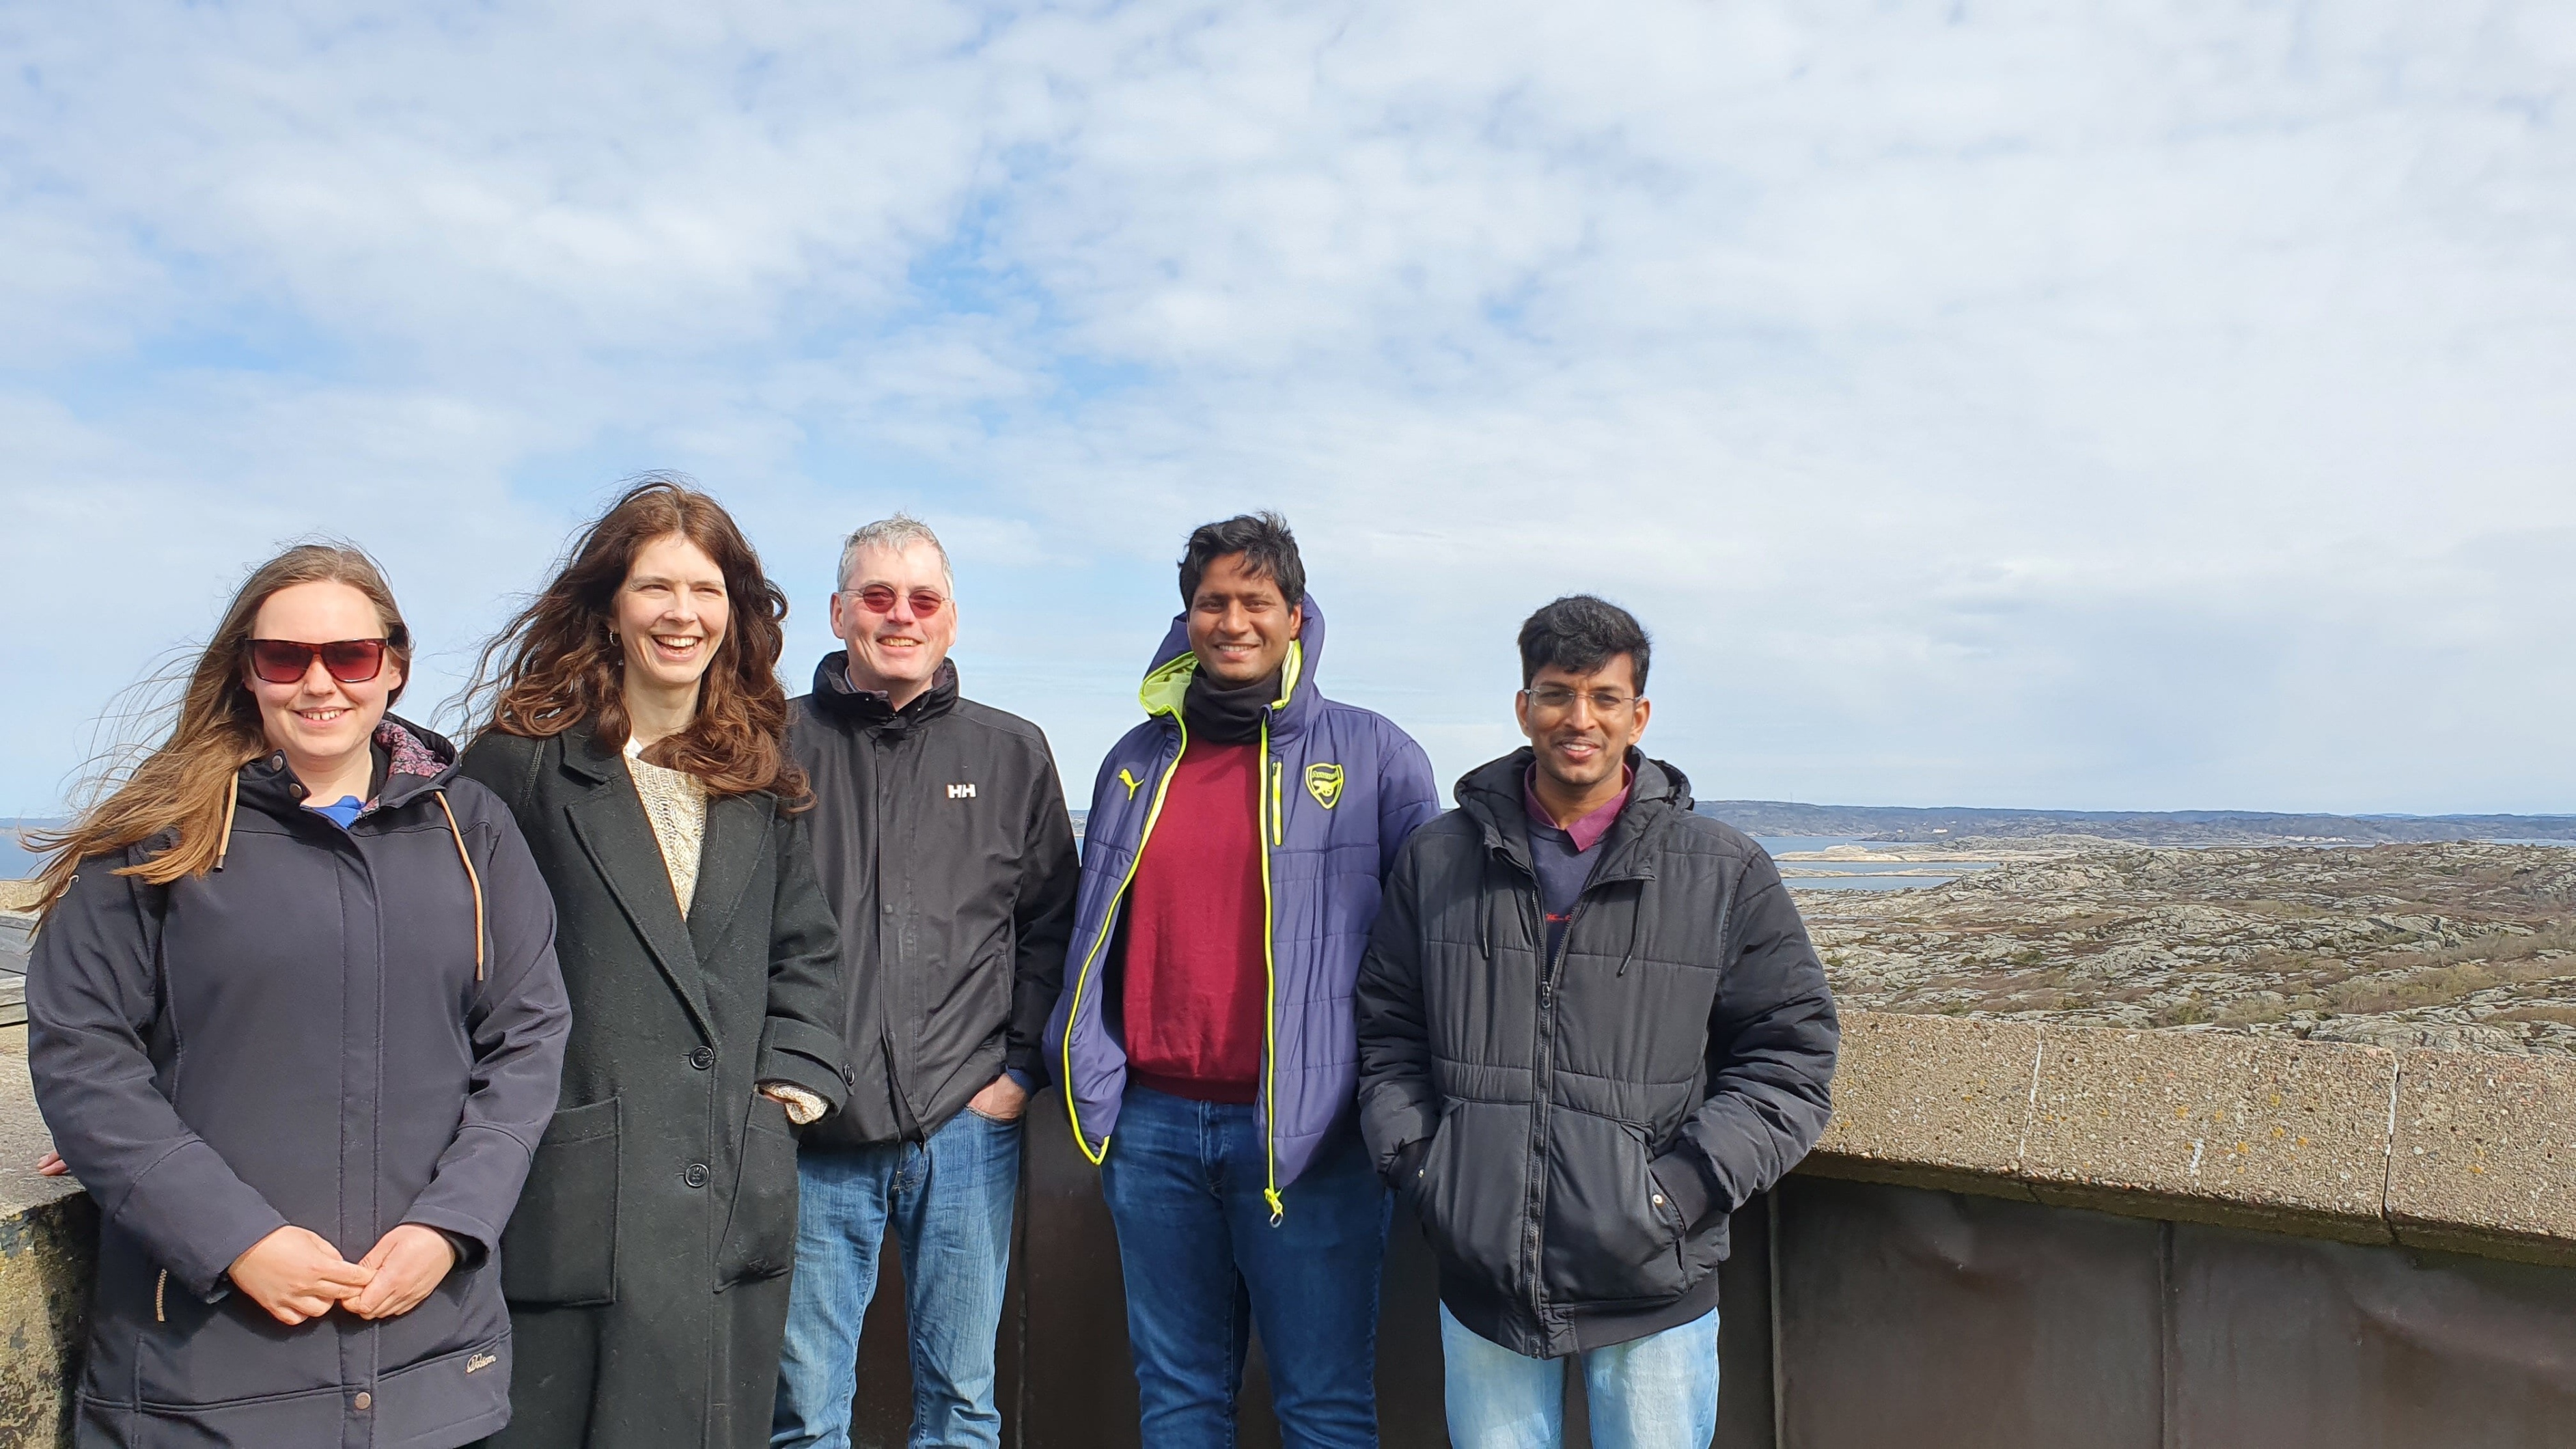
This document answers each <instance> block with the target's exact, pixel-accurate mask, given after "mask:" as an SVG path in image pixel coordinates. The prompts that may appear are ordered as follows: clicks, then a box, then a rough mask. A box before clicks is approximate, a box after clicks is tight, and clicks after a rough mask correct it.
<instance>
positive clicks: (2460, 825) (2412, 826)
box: [1699, 800, 2576, 845]
mask: <svg viewBox="0 0 2576 1449" xmlns="http://www.w3.org/2000/svg"><path fill="white" fill-rule="evenodd" d="M1699 812H1700V813H1701V814H1702V815H1714V816H1716V817H1717V818H1718V819H1720V820H1723V821H1725V822H1726V823H1727V824H1729V825H1732V826H1734V827H1735V828H1736V829H1738V830H1741V831H1743V832H1744V833H1745V834H1747V835H1846V836H1852V837H1855V838H1857V839H1861V840H1888V841H1915V842H1939V841H1943V840H1953V839H1957V838H1959V837H1962V836H1979V837H1983V838H1985V839H1989V840H1994V839H2013V838H2016V837H2024V836H2037V835H2090V836H2094V837H2097V838H2099V839H2103V840H2121V841H2129V842H2133V843H2135V844H2138V845H2260V844H2271V845H2297V844H2307V845H2381V844H2412V843H2418V842H2427V841H2440V840H2567V841H2576V815H2279V814H2272V813H2268V812H2265V811H2260V810H2161V811H2147V810H1983V809H1973V808H1969V807H1965V806H1947V805H1945V806H1935V807H1931V808H1926V809H1914V808H1909V807H1903V806H1893V805H1804V804H1800V803H1798V802H1796V801H1791V800H1702V801H1700V802H1699Z"/></svg>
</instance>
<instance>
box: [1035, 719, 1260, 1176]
mask: <svg viewBox="0 0 2576 1449" xmlns="http://www.w3.org/2000/svg"><path fill="white" fill-rule="evenodd" d="M1172 723H1173V724H1175V725H1178V726H1179V727H1180V731H1181V747H1180V749H1178V750H1175V751H1173V753H1172V763H1171V764H1169V765H1167V766H1165V767H1164V769H1163V774H1162V778H1160V779H1158V780H1156V781H1155V782H1154V803H1153V804H1151V805H1148V806H1147V807H1145V829H1144V831H1143V832H1142V833H1141V834H1139V835H1138V836H1137V837H1136V853H1135V854H1134V855H1131V856H1129V857H1128V858H1127V874H1126V875H1125V876H1124V877H1122V878H1121V879H1120V880H1119V882H1118V889H1116V890H1114V891H1112V892H1110V893H1109V910H1108V912H1107V914H1106V915H1104V916H1103V917H1102V919H1101V923H1100V936H1099V938H1098V939H1097V940H1094V941H1093V942H1092V943H1091V949H1090V950H1088V951H1086V952H1084V953H1083V955H1082V969H1081V970H1080V971H1078V972H1075V973H1074V977H1073V1005H1072V1006H1071V1007H1069V1008H1067V1009H1066V1011H1065V1014H1064V1077H1063V1081H1064V1115H1065V1117H1066V1118H1067V1119H1068V1120H1070V1121H1071V1122H1072V1123H1073V1145H1074V1146H1076V1147H1079V1148H1081V1149H1082V1155H1083V1156H1084V1157H1085V1158H1087V1159H1089V1160H1090V1163H1091V1165H1092V1166H1094V1167H1098V1166H1099V1165H1100V1164H1101V1163H1102V1162H1104V1161H1106V1160H1108V1157H1109V1139H1108V1138H1106V1137H1103V1138H1101V1139H1100V1150H1099V1151H1098V1152H1094V1151H1092V1150H1091V1139H1090V1138H1089V1137H1087V1136H1085V1135H1084V1134H1083V1131H1082V1108H1081V1107H1080V1106H1079V1105H1077V1104H1076V1103H1075V1101H1074V1090H1073V1033H1074V1031H1075V1030H1076V1028H1078V1027H1079V1026H1080V1024H1081V1021H1082V991H1083V988H1084V987H1085V986H1088V985H1089V984H1090V983H1091V966H1092V963H1093V962H1095V961H1097V960H1099V959H1100V948H1101V947H1103V946H1106V945H1108V944H1109V937H1110V935H1111V933H1112V932H1114V931H1116V930H1117V929H1118V903H1119V902H1120V901H1122V900H1125V899H1126V898H1127V888H1128V887H1129V886H1131V885H1134V884H1135V883H1136V868H1137V867H1138V866H1141V865H1143V864H1144V863H1145V842H1147V841H1149V840H1151V839H1153V838H1154V822H1155V821H1157V820H1159V819H1161V818H1162V816H1163V798H1164V797H1165V796H1167V795H1169V794H1171V792H1172V776H1174V775H1176V774H1178V773H1180V768H1181V756H1182V755H1184V754H1187V753H1188V752H1189V748H1190V725H1189V721H1188V720H1186V719H1184V718H1182V717H1181V712H1180V711H1179V710H1177V709H1176V710H1173V711H1172ZM1128 793H1129V794H1130V796H1131V797H1132V796H1133V794H1134V793H1135V792H1133V791H1130V792H1128ZM1269 870H1270V866H1269V861H1268V859H1267V858H1266V857H1265V858H1264V860H1263V862H1262V875H1263V878H1264V880H1265V881H1266V880H1267V879H1268V876H1269Z"/></svg>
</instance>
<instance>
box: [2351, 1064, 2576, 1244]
mask: <svg viewBox="0 0 2576 1449" xmlns="http://www.w3.org/2000/svg"><path fill="white" fill-rule="evenodd" d="M2394 1128H2395V1132H2394V1137H2393V1139H2392V1141H2391V1145H2390V1151H2389V1157H2388V1200H2387V1212H2388V1221H2389V1223H2390V1225H2391V1226H2392V1227H2393V1228H2394V1229H2395V1230H2396V1234H2397V1240H2398V1241H2399V1242H2401V1243H2406V1244H2409V1245H2412V1246H2416V1247H2424V1248H2438V1249H2442V1250H2444V1251H2447V1252H2468V1253H2482V1254H2485V1255H2487V1256H2489V1257H2501V1258H2513V1259H2518V1260H2521V1261H2525V1262H2538V1263H2550V1264H2556V1265H2560V1266H2576V1062H2558V1061H2552V1060H2548V1059H2546V1058H2541V1057H2506V1056H2489V1055H2486V1054H2483V1053H2474V1052H2430V1051H2410V1052H2407V1053H2404V1054H2403V1057H2402V1066H2401V1068H2400V1073H2399V1085H2398V1091H2397V1103H2396V1113H2395V1124H2394Z"/></svg>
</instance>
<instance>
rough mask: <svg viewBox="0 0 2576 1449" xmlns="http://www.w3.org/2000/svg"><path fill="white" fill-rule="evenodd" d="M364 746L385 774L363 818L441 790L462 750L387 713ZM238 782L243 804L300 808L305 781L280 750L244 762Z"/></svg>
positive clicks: (270, 809) (280, 812)
mask: <svg viewBox="0 0 2576 1449" xmlns="http://www.w3.org/2000/svg"><path fill="white" fill-rule="evenodd" d="M368 745H369V747H370V748H372V749H373V750H374V751H376V753H377V757H378V766H377V768H378V769H379V770H380V771H381V772H382V776H383V779H382V781H381V783H378V784H377V785H376V786H375V787H374V798H373V799H371V800H369V801H368V802H367V808H366V810H365V811H364V812H362V813H361V814H360V815H359V817H358V818H360V819H362V820H363V819H365V818H366V817H367V816H368V815H372V814H374V813H375V812H377V811H379V810H399V809H401V808H402V807H403V806H404V805H406V804H409V803H410V802H411V801H412V800H414V799H416V798H418V797H420V796H422V795H425V794H427V793H429V792H430V791H432V790H438V789H443V788H445V787H446V786H447V784H448V783H449V782H450V781H451V780H452V779H453V778H454V777H455V775H456V770H457V760H458V756H459V753H460V752H459V751H458V750H457V748H456V745H455V744H454V742H452V741H450V740H449V739H448V738H447V736H445V735H442V734H440V733H438V732H437V731H435V730H431V729H426V728H424V727H422V726H420V725H416V724H413V723H412V722H411V721H409V720H406V719H401V718H398V717H396V716H394V715H391V714H388V715H386V716H385V717H384V718H383V719H380V720H378V721H376V733H375V735H374V737H373V738H371V739H370V740H369V741H368ZM240 785H241V803H242V804H244V805H246V806H250V807H252V808H255V809H258V810H260V811H263V812H265V813H267V814H270V815H277V816H281V817H282V818H286V819H292V818H294V817H293V816H292V815H289V814H287V813H286V812H289V811H294V810H301V809H303V808H304V804H305V799H306V793H307V792H306V791H305V788H304V783H303V782H302V781H300V780H298V779H296V778H295V771H294V769H293V768H291V767H290V766H289V765H288V764H287V763H286V752H285V751H283V750H271V751H269V752H268V753H267V754H265V755H262V756H260V757H259V758H258V759H256V760H253V761H251V762H250V763H249V764H247V765H244V766H242V767H241V777H240ZM326 803H327V802H326Z"/></svg>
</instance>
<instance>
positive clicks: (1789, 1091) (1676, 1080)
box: [1359, 749, 1840, 1358]
mask: <svg viewBox="0 0 2576 1449" xmlns="http://www.w3.org/2000/svg"><path fill="white" fill-rule="evenodd" d="M1530 761H1531V753H1530V751H1528V750H1526V749H1524V750H1520V751H1518V752H1516V753H1514V754H1512V755H1511V756H1509V757H1507V758H1504V759H1501V760H1496V761H1494V762H1492V763H1490V764H1487V765H1485V766H1483V767H1481V768H1479V769H1477V770H1476V771H1474V772H1473V773H1471V774H1469V775H1468V776H1467V777H1466V778H1465V779H1463V780H1461V781H1459V782H1458V788H1457V799H1458V808H1457V809H1455V810H1452V811H1450V812H1449V813H1448V814H1446V815H1443V816H1441V817H1440V818H1439V819H1438V820H1436V821H1433V822H1432V823H1431V824H1429V825H1426V826H1424V827H1423V828H1422V829H1421V830H1419V831H1417V832H1415V833H1414V836H1413V838H1412V840H1410V841H1408V842H1407V843H1406V845H1405V848H1404V854H1403V856H1402V857H1401V858H1400V859H1398V861H1397V862H1396V866H1395V873H1394V875H1393V877H1392V878H1391V879H1390V880H1389V881H1388V882H1387V891H1386V905H1385V907H1384V908H1383V909H1382V910H1380V911H1379V913H1378V918H1377V928H1376V932H1375V934H1374V936H1373V937H1372V938H1371V941H1370V945H1369V952H1368V956H1367V958H1366V960H1365V961H1364V962H1363V963H1362V965H1361V967H1360V978H1359V1041H1360V1125H1361V1130H1362V1131H1363V1132H1364V1133H1365V1134H1366V1136H1367V1138H1368V1143H1369V1147H1370V1150H1371V1151H1372V1152H1373V1153H1374V1154H1375V1156H1376V1159H1377V1164H1378V1168H1379V1170H1380V1171H1381V1172H1383V1173H1385V1174H1387V1176H1388V1177H1389V1178H1390V1179H1391V1180H1392V1181H1394V1183H1395V1186H1396V1188H1397V1190H1398V1192H1399V1193H1401V1194H1402V1195H1403V1196H1404V1198H1405V1200H1406V1201H1407V1202H1408V1203H1409V1204H1411V1206H1412V1207H1413V1209H1414V1211H1415V1212H1416V1213H1417V1214H1418V1215H1419V1216H1420V1218H1421V1220H1422V1224H1423V1228H1424V1231H1425V1232H1426V1234H1427V1235H1428V1236H1429V1238H1430V1240H1431V1245H1432V1248H1433V1250H1434V1252H1435V1254H1436V1255H1437V1257H1438V1259H1439V1263H1440V1297H1441V1301H1442V1302H1443V1303H1445V1304H1447V1305H1448V1307H1449V1311H1450V1312H1451V1313H1453V1314H1455V1315H1456V1316H1457V1318H1458V1321H1459V1322H1460V1323H1462V1324H1464V1325H1465V1326H1466V1327H1468V1328H1469V1329H1472V1330H1473V1331H1475V1332H1476V1333H1478V1334H1479V1335H1482V1336H1483V1337H1484V1338H1486V1339H1488V1340H1490V1341H1492V1342H1494V1343H1497V1344H1500V1345H1502V1346H1503V1347H1505V1348H1508V1349H1510V1350H1512V1351H1513V1352H1515V1353H1519V1354H1524V1355H1527V1356H1529V1357H1532V1358H1556V1357H1562V1356H1563V1355H1566V1354H1569V1353H1575V1352H1579V1351H1582V1350H1585V1349H1589V1348H1597V1347H1600V1346H1603V1345H1605V1344H1612V1343H1619V1342H1622V1341H1625V1340H1627V1339H1630V1338H1635V1337H1638V1336H1640V1335H1642V1334H1645V1333H1651V1332H1655V1331H1657V1330H1659V1329H1662V1328H1666V1327H1670V1326H1672V1325H1673V1324H1675V1323H1679V1322H1682V1321H1685V1320H1686V1319H1688V1318H1692V1317H1696V1316H1698V1315H1699V1314H1700V1313H1704V1312H1706V1311H1707V1310H1708V1309H1709V1308H1713V1307H1715V1306H1716V1268H1717V1265H1718V1263H1719V1261H1720V1260H1722V1259H1723V1258H1725V1256H1726V1249H1727V1243H1726V1229H1727V1214H1729V1213H1730V1212H1732V1211H1734V1209H1735V1208H1736V1207H1737V1206H1738V1205H1739V1204H1741V1203H1743V1202H1744V1201H1745V1200H1746V1199H1748V1198H1750V1197H1752V1196H1753V1195H1754V1194H1755V1193H1758V1192H1760V1191H1762V1190H1763V1189H1765V1188H1767V1187H1769V1186H1770V1185H1771V1184H1772V1183H1774V1182H1776V1181H1778V1180H1779V1178H1780V1176H1781V1174H1783V1173H1785V1172H1787V1171H1788V1170H1789V1168H1790V1167H1791V1165H1793V1164H1794V1163H1796V1162H1797V1160H1798V1159H1799V1158H1800V1157H1802V1156H1804V1155H1805V1153H1806V1151H1807V1149H1808V1148H1809V1147H1811V1146H1813V1145H1814V1144H1815V1141H1816V1138H1817V1136H1818V1135H1820V1134H1821V1133H1822V1132H1823V1131H1824V1126H1825V1117H1826V1114H1827V1109H1828V1104H1829V1097H1828V1090H1827V1089H1828V1084H1829V1083H1830V1081H1831V1079H1832V1077H1833V1071H1834V1051H1835V1047H1836V1044H1837V1041H1838V1038H1839V1035H1840V1030H1839V1027H1838V1025H1837V1023H1836V1021H1835V1017H1834V1004H1833V998H1832V996H1831V994H1830V993H1829V992H1828V990H1827V988H1826V985H1825V973H1824V968H1823V966H1822V965H1821V964H1820V963H1819V962H1818V961H1817V959H1816V952H1815V948H1814V947H1813V946H1811V945H1810V944H1809V943H1808V940H1807V931H1806V927H1805V925H1804V924H1803V923H1802V922H1801V921H1800V920H1799V918H1798V910H1797V907H1796V906H1795V905H1793V904H1791V902H1790V900H1789V892H1788V890H1787V889H1786V888H1785V887H1784V886H1782V885H1781V883H1780V875H1779V872H1778V870H1777V869H1776V868H1774V867H1773V865H1772V864H1771V858H1770V857H1769V856H1768V855H1766V854H1765V853H1764V852H1763V850H1762V848H1761V847H1760V846H1757V845H1755V844H1754V843H1753V842H1752V841H1750V840H1748V839H1746V838H1745V837H1744V836H1742V835H1740V834H1738V833H1737V832H1736V831H1735V830H1734V829H1732V828H1731V827H1729V826H1726V825H1723V824H1720V823H1719V822H1717V821H1715V820H1711V819H1709V818H1707V817H1705V816H1701V815H1697V814H1694V813H1692V809H1691V797H1690V782H1689V781H1688V780H1686V779H1684V778H1683V777H1682V774H1681V772H1680V771H1679V770H1676V769H1674V768H1673V767H1672V766H1670V765H1667V764H1663V763H1661V762H1659V761H1653V760H1649V759H1647V758H1646V757H1645V756H1644V755H1643V754H1641V753H1638V752H1636V751H1633V750H1632V751H1630V752H1629V758H1628V763H1629V766H1630V768H1631V769H1633V770H1634V771H1635V772H1636V777H1635V781H1634V783H1633V785H1632V787H1631V790H1630V794H1629V797H1628V805H1627V808H1626V809H1625V810H1623V811H1621V812H1620V815H1619V819H1618V823H1617V824H1615V825H1613V826H1612V827H1611V830H1610V833H1609V835H1608V836H1606V837H1604V838H1603V840H1602V841H1601V843H1600V844H1598V845H1596V846H1595V847H1593V849H1594V851H1595V852H1597V858H1596V861H1595V864H1594V865H1593V868H1592V876H1591V880H1590V883H1589V884H1587V885H1586V886H1585V887H1584V890H1583V894H1582V896H1581V897H1580V898H1579V899H1578V901H1577V902H1576V904H1575V908H1574V912H1573V919H1572V921H1571V922H1570V923H1569V924H1568V925H1567V927H1566V932H1565V940H1564V944H1563V946H1562V947H1561V949H1560V951H1559V953H1558V955H1557V958H1556V959H1555V960H1553V961H1550V960H1546V959H1544V957H1545V953H1546V941H1547V934H1546V930H1545V926H1544V923H1543V921H1542V919H1541V909H1540V905H1539V891H1538V879H1537V876H1536V875H1535V873H1534V872H1533V871H1532V869H1531V865H1530V844H1529V826H1528V816H1527V814H1526V812H1525V809H1524V807H1523V805H1522V800H1521V782H1522V778H1523V776H1524V775H1525V773H1526V772H1527V771H1528V769H1529V766H1530Z"/></svg>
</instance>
